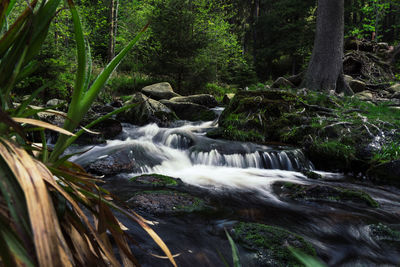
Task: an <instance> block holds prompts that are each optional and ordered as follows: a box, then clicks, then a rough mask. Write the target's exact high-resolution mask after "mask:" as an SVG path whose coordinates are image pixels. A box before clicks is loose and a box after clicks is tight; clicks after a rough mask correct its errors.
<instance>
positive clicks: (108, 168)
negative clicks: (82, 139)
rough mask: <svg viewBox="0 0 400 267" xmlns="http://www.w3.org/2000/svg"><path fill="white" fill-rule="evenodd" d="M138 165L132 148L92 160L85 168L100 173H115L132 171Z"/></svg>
mask: <svg viewBox="0 0 400 267" xmlns="http://www.w3.org/2000/svg"><path fill="white" fill-rule="evenodd" d="M136 165H137V164H136V161H135V158H134V156H133V153H132V152H131V151H130V150H120V151H117V152H115V153H113V154H111V155H107V156H106V157H102V158H100V159H97V160H95V161H93V162H91V163H90V164H89V165H88V166H86V168H85V169H86V170H87V171H89V172H90V173H94V174H98V175H113V174H118V173H122V172H131V171H132V170H133V169H134V167H135V166H136Z"/></svg>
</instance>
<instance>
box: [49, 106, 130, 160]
mask: <svg viewBox="0 0 400 267" xmlns="http://www.w3.org/2000/svg"><path fill="white" fill-rule="evenodd" d="M136 105H137V104H131V105H127V106H124V107H120V108H118V109H116V110H114V111H112V112H110V113H108V114H106V115H104V116H101V117H100V118H98V119H96V120H94V121H92V122H91V123H89V124H88V125H86V126H85V127H84V128H85V129H90V128H92V127H93V126H95V125H96V124H98V123H100V122H102V121H104V120H106V119H108V118H110V117H111V116H113V115H116V114H118V113H121V112H123V111H125V110H127V109H130V108H133V107H134V106H136ZM85 132H86V131H85V130H84V129H81V130H79V131H78V132H76V133H75V136H72V137H69V138H68V139H67V140H66V141H65V142H64V144H63V145H62V146H60V150H59V152H56V151H53V153H52V154H51V156H52V158H51V159H55V158H57V157H59V156H60V155H61V153H62V152H64V150H65V149H67V147H69V146H70V145H71V144H72V143H73V142H75V140H76V139H77V138H78V137H79V136H81V135H82V134H84V133H85ZM56 153H60V155H57V154H56Z"/></svg>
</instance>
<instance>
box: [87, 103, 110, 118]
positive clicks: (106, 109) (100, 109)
mask: <svg viewBox="0 0 400 267" xmlns="http://www.w3.org/2000/svg"><path fill="white" fill-rule="evenodd" d="M90 108H91V109H92V110H93V111H94V112H96V113H99V114H101V115H106V114H108V113H110V112H113V111H114V109H115V108H114V107H113V106H111V105H107V104H106V105H104V104H103V103H98V102H97V103H93V105H92V106H91V107H90Z"/></svg>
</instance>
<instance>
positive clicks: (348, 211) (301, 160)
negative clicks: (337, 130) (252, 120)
mask: <svg viewBox="0 0 400 267" xmlns="http://www.w3.org/2000/svg"><path fill="white" fill-rule="evenodd" d="M214 127H216V122H198V123H189V122H184V121H182V122H178V123H177V124H176V125H175V127H171V128H160V127H158V126H157V125H155V124H150V125H147V126H143V127H137V126H133V125H129V124H125V125H124V128H123V133H122V134H121V135H120V136H118V137H117V139H115V140H109V141H107V144H106V145H99V146H95V147H93V148H92V149H90V150H89V151H88V152H86V153H84V154H83V155H80V156H77V157H75V158H73V160H74V161H75V162H77V163H79V164H81V165H83V166H88V165H89V164H90V163H91V162H93V161H95V160H101V159H103V158H106V157H107V156H109V155H112V154H115V153H118V152H121V151H124V152H125V154H124V155H125V156H127V157H129V158H130V159H131V160H133V161H134V162H135V164H134V165H133V167H132V168H131V170H130V171H129V173H121V174H118V175H115V176H113V177H108V178H106V180H107V181H108V183H107V184H106V188H108V189H110V190H111V191H112V192H114V193H115V194H117V195H118V194H123V193H129V191H130V190H131V186H130V183H129V182H128V181H127V178H130V177H133V176H137V175H141V174H143V173H158V174H163V175H168V176H172V177H177V178H180V179H181V180H182V181H183V182H184V183H185V184H189V185H191V186H193V188H198V191H199V192H203V193H202V194H203V195H204V194H205V196H206V197H208V198H210V199H212V201H213V203H214V204H215V205H216V206H218V208H219V210H221V212H219V213H213V214H212V215H207V216H197V215H195V214H188V215H185V216H174V217H172V216H158V217H154V216H153V215H151V214H143V215H144V216H145V217H146V218H147V219H151V220H155V221H157V224H156V225H155V226H154V229H155V230H156V232H157V233H159V234H160V236H161V237H162V238H163V239H164V241H165V242H166V243H167V244H168V246H169V247H170V249H171V250H172V252H173V253H181V255H180V256H179V257H177V262H178V264H179V266H223V262H222V260H221V256H220V255H222V257H224V258H225V259H227V260H228V262H229V259H230V258H231V250H230V246H229V243H228V241H227V240H226V237H225V234H224V232H223V229H224V228H225V227H228V228H229V227H230V226H231V225H233V224H234V223H235V222H236V221H252V222H259V223H265V224H270V225H276V226H280V227H283V228H286V229H288V230H290V231H292V232H295V233H297V234H300V235H302V236H304V237H305V238H306V240H308V241H310V242H311V243H312V244H313V245H314V247H315V248H316V250H317V253H318V255H319V257H321V258H322V259H323V260H324V261H325V262H326V263H327V264H328V265H329V266H382V265H383V266H398V264H399V263H400V251H399V250H398V248H397V249H396V248H394V247H393V248H392V247H391V246H382V245H381V244H380V243H377V241H376V240H375V239H374V238H373V237H372V234H371V229H370V228H369V227H368V225H369V224H376V223H379V222H381V223H384V224H386V225H390V226H391V227H392V228H394V229H398V230H399V228H400V203H399V199H400V197H399V195H400V192H399V190H398V189H396V188H391V187H383V186H376V185H370V184H368V183H367V182H363V183H361V182H357V181H351V180H349V179H348V178H346V177H345V176H343V175H341V174H337V173H324V172H318V171H316V170H314V171H315V172H318V173H319V174H321V175H322V176H323V179H319V180H312V179H309V178H307V177H306V176H305V175H303V174H302V173H301V172H300V171H301V170H303V169H308V170H313V168H314V167H313V164H312V163H311V162H310V161H308V160H307V158H306V157H305V156H304V154H303V153H302V151H301V150H299V149H296V148H291V147H270V146H263V145H257V144H253V143H243V142H233V141H225V140H214V139H210V138H207V137H206V136H205V135H206V132H207V131H209V130H210V129H212V128H214ZM80 149H82V150H85V149H87V148H80ZM278 182H293V183H299V184H306V185H329V186H339V187H343V188H348V189H352V190H362V191H364V192H367V193H368V194H370V195H371V196H372V197H373V198H374V199H375V200H376V201H377V202H379V204H380V207H379V208H371V207H367V206H360V205H353V204H350V203H348V204H346V203H341V204H339V203H328V204H327V203H324V202H321V203H319V202H298V201H292V200H291V201H289V200H287V199H284V198H281V197H280V196H279V186H276V184H277V183H278ZM274 184H275V186H274ZM132 190H133V189H132ZM195 190H196V189H195ZM204 192H206V193H204ZM207 194H209V196H207ZM123 223H124V224H125V225H126V226H127V227H128V228H129V229H130V231H132V232H133V235H134V236H136V238H137V241H138V242H139V243H140V244H141V246H140V248H135V253H136V255H138V257H139V261H140V262H141V263H142V265H143V266H170V265H169V264H168V261H166V260H163V259H158V258H155V257H152V256H148V255H147V253H148V252H149V251H152V252H153V253H159V254H162V253H161V252H160V251H158V250H157V247H156V245H154V243H153V242H151V239H150V238H149V237H147V236H146V234H145V233H143V231H141V230H140V227H138V226H136V225H134V224H132V223H130V222H128V221H126V220H123ZM397 246H399V243H397ZM240 252H241V256H242V265H243V266H254V265H252V257H253V256H254V254H252V253H250V252H249V251H247V250H245V249H243V248H240ZM396 264H397V265H396Z"/></svg>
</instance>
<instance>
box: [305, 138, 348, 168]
mask: <svg viewBox="0 0 400 267" xmlns="http://www.w3.org/2000/svg"><path fill="white" fill-rule="evenodd" d="M309 150H310V152H311V153H314V154H317V155H318V156H319V157H322V158H323V159H331V160H332V159H333V160H341V161H344V162H347V163H348V162H349V161H350V160H352V159H354V158H355V153H356V150H355V147H353V146H350V145H346V144H342V143H341V142H339V141H325V142H324V141H321V140H318V139H317V140H315V141H314V143H313V144H311V147H310V148H309Z"/></svg>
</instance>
